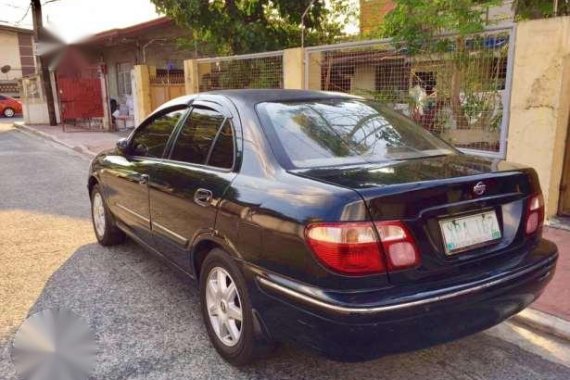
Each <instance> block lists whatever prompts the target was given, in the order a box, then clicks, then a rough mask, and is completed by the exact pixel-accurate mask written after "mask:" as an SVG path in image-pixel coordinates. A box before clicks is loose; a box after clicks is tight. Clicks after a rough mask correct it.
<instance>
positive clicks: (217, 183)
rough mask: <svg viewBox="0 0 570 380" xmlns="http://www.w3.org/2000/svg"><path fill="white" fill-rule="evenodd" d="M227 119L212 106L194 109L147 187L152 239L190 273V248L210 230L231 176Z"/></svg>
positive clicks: (230, 132) (230, 125) (206, 104)
mask: <svg viewBox="0 0 570 380" xmlns="http://www.w3.org/2000/svg"><path fill="white" fill-rule="evenodd" d="M235 151H236V148H235V128H234V124H233V122H232V118H231V115H230V114H229V112H227V111H226V110H225V109H224V108H223V107H222V106H220V105H218V104H216V103H212V102H199V101H196V102H194V104H193V108H192V111H191V113H190V115H189V117H188V118H187V119H186V120H185V122H184V123H183V124H182V125H181V126H180V128H179V131H178V133H177V136H176V139H175V141H174V143H173V144H172V146H171V149H170V152H169V154H168V156H167V159H166V160H164V161H162V162H161V163H160V164H159V166H158V167H157V168H156V170H155V175H154V176H153V178H152V180H151V182H150V205H151V206H150V207H151V215H152V230H153V237H154V241H155V244H156V246H157V247H158V249H159V250H160V251H161V252H162V253H163V254H164V255H165V256H167V257H169V258H170V259H171V260H172V261H173V262H174V263H175V264H177V265H178V266H180V267H182V268H183V269H186V270H188V271H190V270H191V265H190V260H189V248H190V245H191V243H192V242H193V241H194V240H195V239H196V237H197V236H199V235H200V234H201V233H206V232H211V231H212V230H213V229H214V225H215V218H216V208H217V205H218V203H219V202H220V200H221V199H222V197H223V195H224V193H225V191H226V189H227V188H228V187H229V184H230V183H231V181H232V180H233V179H234V177H235V176H236V173H235V171H234V162H235Z"/></svg>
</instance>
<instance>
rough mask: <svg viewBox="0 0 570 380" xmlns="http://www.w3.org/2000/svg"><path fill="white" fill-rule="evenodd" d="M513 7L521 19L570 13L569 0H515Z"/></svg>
mask: <svg viewBox="0 0 570 380" xmlns="http://www.w3.org/2000/svg"><path fill="white" fill-rule="evenodd" d="M513 7H514V8H515V10H516V13H517V19H520V20H525V19H537V18H546V17H553V16H567V15H570V1H568V0H515V2H514V3H513ZM555 8H556V14H554V13H555Z"/></svg>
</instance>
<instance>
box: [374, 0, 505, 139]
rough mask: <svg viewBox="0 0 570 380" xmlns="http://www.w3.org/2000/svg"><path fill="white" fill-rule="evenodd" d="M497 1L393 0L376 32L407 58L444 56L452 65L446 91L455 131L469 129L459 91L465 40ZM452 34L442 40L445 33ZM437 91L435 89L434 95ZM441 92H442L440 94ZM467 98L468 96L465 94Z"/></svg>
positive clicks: (478, 28)
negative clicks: (405, 54) (395, 46)
mask: <svg viewBox="0 0 570 380" xmlns="http://www.w3.org/2000/svg"><path fill="white" fill-rule="evenodd" d="M498 2H499V1H497V0H395V3H396V7H395V9H394V10H393V11H392V12H390V13H389V14H388V15H387V16H386V18H385V19H384V23H383V24H382V25H381V26H380V28H379V30H378V33H379V34H380V35H382V36H383V37H391V38H393V41H394V43H395V44H396V45H399V47H401V48H404V49H405V50H406V51H407V53H408V54H410V55H418V56H420V55H421V56H424V57H425V56H428V55H435V56H437V57H445V59H446V60H447V61H448V62H449V63H451V65H452V73H451V85H450V88H449V89H448V90H447V91H446V92H447V94H448V96H449V102H450V106H451V111H452V113H453V118H454V121H455V124H456V125H457V128H459V129H463V128H468V127H469V120H468V112H469V107H468V106H466V105H465V104H462V100H461V92H462V90H463V88H462V87H463V84H464V83H465V81H466V78H465V72H466V68H467V67H466V65H467V64H468V59H467V58H468V55H469V51H468V50H467V47H466V37H467V36H468V35H473V34H475V33H478V32H481V31H483V30H484V27H485V20H484V18H483V12H484V11H485V10H486V8H487V7H489V6H493V5H496V4H497V3H498ZM449 32H452V33H455V34H454V35H453V36H452V37H443V35H444V34H445V33H449ZM439 90H441V89H440V88H438V92H439ZM442 92H443V91H442ZM465 95H466V97H467V98H468V97H469V96H468V95H469V94H465Z"/></svg>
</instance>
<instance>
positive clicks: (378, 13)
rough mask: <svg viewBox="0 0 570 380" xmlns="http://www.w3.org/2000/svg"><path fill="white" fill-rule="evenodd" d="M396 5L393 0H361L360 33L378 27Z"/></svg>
mask: <svg viewBox="0 0 570 380" xmlns="http://www.w3.org/2000/svg"><path fill="white" fill-rule="evenodd" d="M394 7H395V4H394V1H393V0H360V33H362V34H366V33H369V32H371V31H373V30H375V29H376V28H378V26H380V24H382V21H383V20H384V17H385V16H386V14H388V13H389V12H390V11H391V10H392V9H394Z"/></svg>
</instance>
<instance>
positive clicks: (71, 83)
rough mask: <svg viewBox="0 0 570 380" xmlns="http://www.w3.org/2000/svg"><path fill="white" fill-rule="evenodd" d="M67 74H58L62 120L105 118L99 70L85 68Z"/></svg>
mask: <svg viewBox="0 0 570 380" xmlns="http://www.w3.org/2000/svg"><path fill="white" fill-rule="evenodd" d="M65 74H66V73H62V74H59V73H58V75H57V86H58V92H59V99H60V103H61V117H62V121H63V122H65V121H69V120H81V119H83V120H85V119H93V118H103V116H104V115H103V100H102V93H101V79H100V77H99V70H98V69H89V70H85V69H84V70H81V72H79V73H74V74H75V75H73V76H66V75H65ZM77 74H79V75H77Z"/></svg>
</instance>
